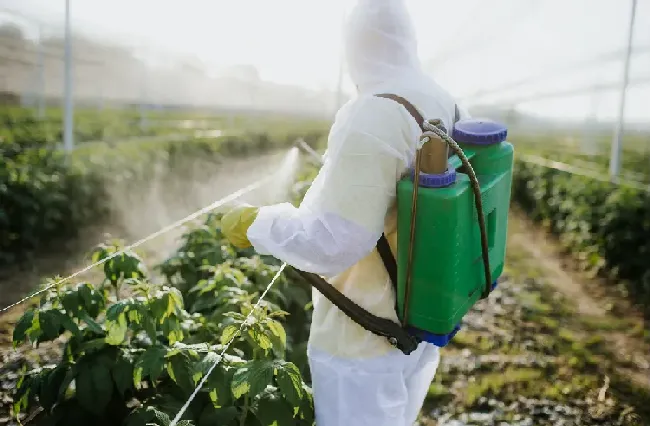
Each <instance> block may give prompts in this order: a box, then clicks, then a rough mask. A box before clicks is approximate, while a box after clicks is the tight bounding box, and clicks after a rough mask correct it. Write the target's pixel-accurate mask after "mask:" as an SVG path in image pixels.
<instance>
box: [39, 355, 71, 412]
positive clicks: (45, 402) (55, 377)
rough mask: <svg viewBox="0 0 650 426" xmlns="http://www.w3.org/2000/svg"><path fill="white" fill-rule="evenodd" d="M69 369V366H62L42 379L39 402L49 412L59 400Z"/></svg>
mask: <svg viewBox="0 0 650 426" xmlns="http://www.w3.org/2000/svg"><path fill="white" fill-rule="evenodd" d="M68 367H69V366H68V365H67V364H61V365H59V366H57V367H56V368H54V369H53V370H50V371H48V372H47V373H45V374H44V375H43V377H42V378H41V380H42V382H41V389H40V392H39V395H38V402H39V403H40V404H41V406H42V407H43V408H44V409H45V411H47V412H49V411H50V410H51V409H52V407H53V406H54V404H56V403H57V401H58V399H59V395H60V392H59V391H60V389H61V385H62V384H63V381H64V379H65V377H66V373H67V372H68Z"/></svg>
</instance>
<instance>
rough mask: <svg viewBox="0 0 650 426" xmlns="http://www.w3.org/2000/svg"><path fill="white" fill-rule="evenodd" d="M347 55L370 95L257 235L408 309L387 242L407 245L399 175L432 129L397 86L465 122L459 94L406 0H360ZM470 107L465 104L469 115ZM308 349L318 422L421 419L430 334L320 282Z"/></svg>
mask: <svg viewBox="0 0 650 426" xmlns="http://www.w3.org/2000/svg"><path fill="white" fill-rule="evenodd" d="M345 48H346V57H347V58H346V59H347V63H348V68H349V72H350V75H351V77H352V80H353V81H354V83H355V84H356V85H357V88H358V96H357V97H356V98H354V99H353V100H351V101H349V102H348V103H346V104H345V105H344V106H343V107H342V108H341V109H340V110H339V111H338V113H337V115H336V118H335V121H334V124H333V126H332V128H331V131H330V134H329V137H328V145H327V155H326V158H325V162H324V164H323V167H322V168H321V170H320V172H319V174H318V176H317V177H316V179H315V180H314V182H313V184H312V186H311V188H310V189H309V191H308V192H307V194H306V196H305V198H304V200H303V202H302V203H301V205H300V206H299V208H295V207H293V206H292V205H291V204H288V203H286V204H278V205H273V206H267V207H262V208H261V210H260V211H259V214H258V217H257V219H256V220H255V221H254V222H253V224H252V226H251V227H250V228H249V230H248V233H247V236H248V238H249V240H250V241H251V243H252V244H253V247H254V248H255V249H256V250H257V252H259V253H261V254H269V255H273V256H274V257H276V258H278V259H280V260H282V261H285V262H287V263H288V264H289V265H292V266H294V267H296V268H298V269H301V270H303V271H307V272H313V273H316V274H320V275H321V276H323V277H325V278H327V280H328V282H329V283H330V284H331V285H333V286H335V287H336V288H337V289H338V290H339V291H341V292H342V293H343V294H345V295H346V296H347V297H348V298H350V299H352V300H353V301H354V302H356V303H357V304H358V305H360V306H361V307H363V308H365V309H366V310H368V311H369V312H371V313H373V314H374V315H377V316H380V317H384V318H389V319H392V320H394V321H396V322H397V321H398V318H397V314H396V312H395V294H394V290H393V287H392V284H391V281H390V278H389V276H388V273H387V272H386V269H385V267H384V265H383V263H382V261H381V258H380V256H379V254H378V253H377V251H376V250H375V246H376V244H377V240H378V239H379V237H380V236H381V234H382V232H385V233H386V236H387V238H388V241H389V243H390V245H391V248H392V250H393V252H394V253H395V252H396V245H397V243H396V219H397V214H396V209H395V201H396V183H397V181H398V179H399V178H400V176H401V175H402V173H404V172H405V171H406V170H407V169H408V167H409V166H410V165H411V163H412V161H413V160H414V157H415V148H416V145H417V143H418V139H419V136H420V135H421V130H420V128H419V127H418V125H417V123H416V122H415V120H414V119H413V118H412V117H411V115H409V113H408V112H407V111H406V109H405V108H404V107H402V106H401V105H399V104H398V103H396V102H395V101H393V100H390V99H384V98H378V97H374V96H373V94H380V93H392V94H396V95H399V96H402V97H403V98H405V99H407V100H408V101H409V102H411V103H412V104H413V105H415V106H416V107H417V108H418V109H419V111H420V112H421V113H422V115H423V116H424V117H425V118H426V119H431V118H439V119H441V120H442V121H443V123H444V125H445V127H446V128H447V129H451V128H452V126H453V118H454V112H455V108H454V106H455V103H454V100H453V99H452V98H451V97H450V96H449V95H448V94H447V93H446V92H445V91H444V90H443V89H442V88H441V87H439V86H438V85H437V84H436V83H435V82H434V81H432V80H431V79H430V78H429V77H427V76H425V75H424V73H423V72H422V70H421V68H420V63H419V60H418V56H417V45H416V40H415V34H414V29H413V26H412V23H411V20H410V17H409V14H408V11H407V8H406V5H405V4H404V0H358V1H357V4H356V5H355V7H354V9H353V10H352V12H351V15H350V17H349V19H348V21H347V24H346V34H345ZM461 117H462V115H461ZM313 299H314V312H313V318H312V325H311V333H310V338H309V346H308V355H309V363H310V370H311V375H312V386H313V390H314V401H315V409H316V424H317V425H318V426H407V425H408V426H410V425H412V424H413V423H414V422H415V421H416V418H417V416H418V413H419V411H420V409H421V407H422V404H423V402H424V398H425V396H426V393H427V390H428V388H429V386H430V384H431V382H432V380H433V378H434V375H435V372H436V369H437V367H438V362H439V352H438V348H436V347H435V346H433V345H431V344H427V343H422V344H421V345H420V346H419V347H418V349H417V350H416V351H415V352H413V353H412V354H411V355H409V356H406V355H404V354H403V353H402V352H401V351H399V350H397V349H395V348H393V347H392V346H391V345H390V344H389V343H388V341H387V340H386V339H385V338H383V337H379V336H376V335H374V334H372V333H370V332H368V331H366V330H364V329H363V328H362V327H360V326H359V325H358V324H356V323H354V322H353V321H352V320H350V319H349V318H348V317H347V316H346V315H345V314H343V313H342V312H341V311H340V310H339V309H338V308H337V307H336V306H334V305H333V304H332V303H331V302H330V301H329V300H327V299H326V298H324V297H323V296H322V295H321V294H320V293H318V292H317V291H314V294H313Z"/></svg>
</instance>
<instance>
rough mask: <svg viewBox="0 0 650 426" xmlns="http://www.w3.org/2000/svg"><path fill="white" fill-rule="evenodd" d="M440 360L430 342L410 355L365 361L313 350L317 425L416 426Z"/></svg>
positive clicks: (313, 381) (399, 353) (310, 350)
mask: <svg viewBox="0 0 650 426" xmlns="http://www.w3.org/2000/svg"><path fill="white" fill-rule="evenodd" d="M431 348H433V350H432V349H431ZM437 357H438V350H437V348H435V347H433V346H431V345H427V344H421V345H420V347H418V349H417V350H416V351H415V352H413V353H412V354H411V355H409V356H406V355H404V354H402V353H401V352H399V351H394V352H391V353H390V354H388V355H385V356H382V357H378V358H371V359H363V360H358V359H346V358H339V357H335V356H332V355H329V354H326V353H323V352H320V351H318V350H315V349H311V348H310V349H309V365H310V370H311V376H312V387H313V391H314V404H315V408H316V426H412V424H413V422H414V421H415V419H416V417H417V415H418V413H419V411H420V408H421V406H422V403H423V401H424V398H425V396H426V393H427V389H428V388H429V384H430V383H431V381H432V380H433V376H434V374H435V370H436V367H437V364H438V362H437V360H438V358H437ZM411 418H412V419H411Z"/></svg>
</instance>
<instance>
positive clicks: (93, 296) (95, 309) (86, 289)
mask: <svg viewBox="0 0 650 426" xmlns="http://www.w3.org/2000/svg"><path fill="white" fill-rule="evenodd" d="M77 292H78V293H79V298H80V299H81V303H82V304H83V310H84V311H85V312H86V313H87V314H88V315H90V317H92V318H96V317H97V315H99V312H100V311H101V310H102V308H103V307H104V304H105V301H104V296H102V294H101V293H100V292H98V291H97V290H95V289H94V288H93V287H92V286H91V285H90V284H87V283H83V284H79V285H78V286H77Z"/></svg>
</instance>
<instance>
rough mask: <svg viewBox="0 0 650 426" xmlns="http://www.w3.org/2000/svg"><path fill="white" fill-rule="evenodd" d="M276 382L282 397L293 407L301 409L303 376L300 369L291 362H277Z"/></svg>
mask: <svg viewBox="0 0 650 426" xmlns="http://www.w3.org/2000/svg"><path fill="white" fill-rule="evenodd" d="M275 366H276V376H275V380H276V382H277V383H278V387H279V388H280V391H281V392H282V395H284V397H285V398H286V400H287V401H289V403H291V404H292V406H293V407H299V406H300V404H301V401H302V396H303V389H302V385H303V383H302V375H301V374H300V370H299V369H298V367H297V366H296V365H295V364H293V363H291V362H284V361H277V362H276V363H275Z"/></svg>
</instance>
